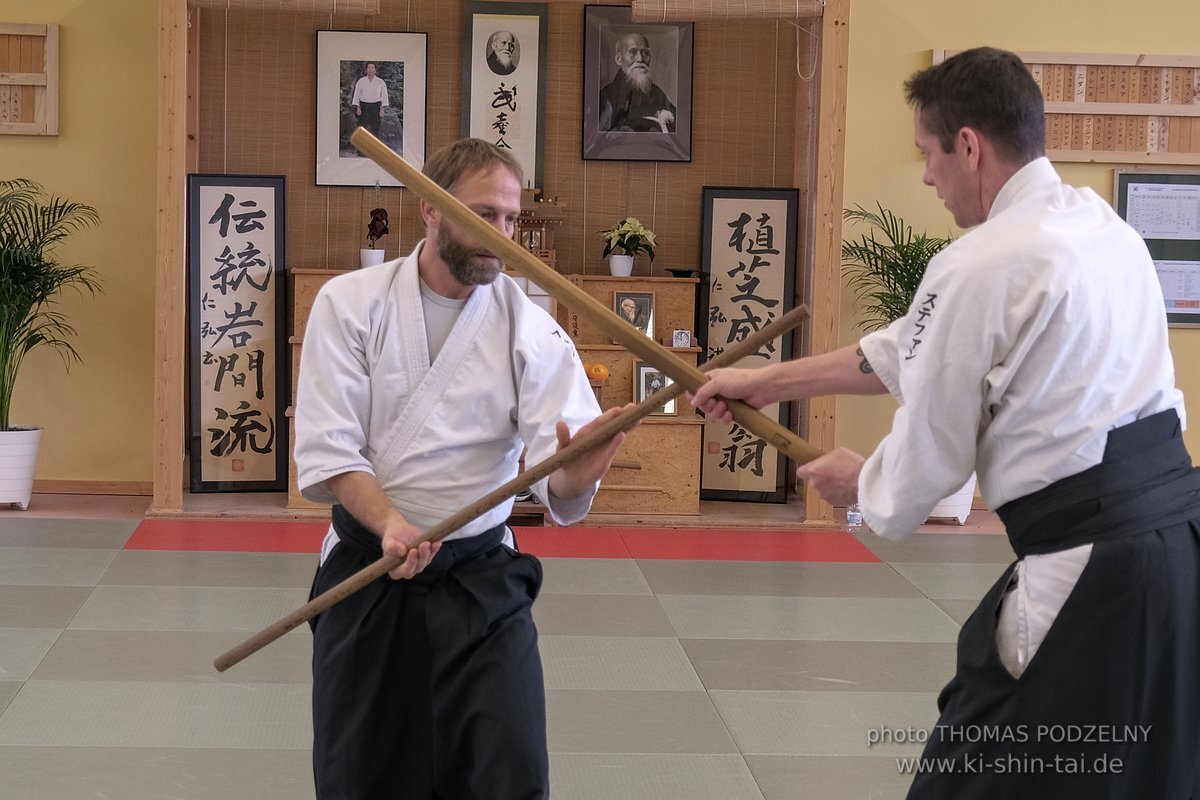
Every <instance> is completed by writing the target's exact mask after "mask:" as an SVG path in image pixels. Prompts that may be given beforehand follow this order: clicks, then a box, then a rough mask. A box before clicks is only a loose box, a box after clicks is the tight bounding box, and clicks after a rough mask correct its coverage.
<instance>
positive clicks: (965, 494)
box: [929, 472, 975, 525]
mask: <svg viewBox="0 0 1200 800" xmlns="http://www.w3.org/2000/svg"><path fill="white" fill-rule="evenodd" d="M974 499H975V473H974V472H972V473H971V477H970V478H968V479H967V482H966V483H964V484H963V485H962V488H960V489H959V490H958V491H957V492H955V493H954V494H952V495H950V496H949V497H945V498H943V499H941V500H939V501H938V504H937V505H936V506H934V507H933V511H930V512H929V519H953V520H957V521H958V524H959V525H966V524H967V517H968V516H970V514H971V502H972V501H973V500H974Z"/></svg>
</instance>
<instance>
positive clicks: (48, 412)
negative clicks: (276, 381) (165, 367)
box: [0, 0, 182, 482]
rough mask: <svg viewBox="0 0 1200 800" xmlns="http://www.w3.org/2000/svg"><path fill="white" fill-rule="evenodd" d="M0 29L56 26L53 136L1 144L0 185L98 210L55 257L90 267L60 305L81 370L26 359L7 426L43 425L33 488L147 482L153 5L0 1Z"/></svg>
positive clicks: (129, 0)
mask: <svg viewBox="0 0 1200 800" xmlns="http://www.w3.org/2000/svg"><path fill="white" fill-rule="evenodd" d="M0 21H4V22H22V23H57V24H58V25H59V26H60V57H59V75H60V81H61V89H60V95H59V106H58V110H59V135H58V136H0V177H4V178H14V177H25V178H32V179H34V180H36V181H38V182H39V183H41V184H42V185H43V186H44V187H45V188H46V189H47V190H48V191H49V192H51V193H53V194H56V195H60V196H62V197H65V198H68V199H70V200H75V201H79V202H84V203H88V204H90V205H92V206H94V207H95V208H96V210H97V211H99V213H100V225H99V226H98V227H94V228H90V229H84V230H83V231H81V232H79V233H77V234H75V235H73V236H72V237H71V238H70V239H68V240H67V242H66V243H65V244H63V245H62V246H61V247H60V248H59V249H58V251H57V256H58V258H59V260H60V261H62V262H63V263H75V264H89V265H92V266H95V267H96V268H97V271H98V272H99V275H100V278H101V280H102V282H103V285H104V293H103V294H101V295H99V296H97V297H96V298H94V299H92V298H86V299H80V298H77V297H76V296H74V295H73V294H68V295H67V296H65V298H64V301H63V303H62V305H61V310H62V311H63V312H64V313H65V314H66V316H67V317H68V319H69V321H70V322H71V323H72V324H73V325H74V326H75V328H76V330H77V331H78V336H77V338H76V339H75V341H74V344H75V348H76V350H78V351H79V354H80V356H82V358H83V363H82V364H75V365H74V366H72V367H71V372H70V374H69V375H68V374H67V373H66V372H65V371H64V369H63V366H62V362H61V360H60V359H59V358H58V356H57V355H55V354H54V353H52V352H41V353H38V352H36V351H35V352H34V353H32V354H31V355H30V356H29V357H28V358H27V359H26V362H25V367H24V369H23V370H22V373H21V376H20V378H19V380H18V383H17V388H16V396H15V398H14V403H13V406H14V407H13V413H12V421H13V422H14V423H19V424H33V425H39V426H41V427H43V428H45V433H44V434H43V438H42V449H41V454H40V457H39V463H38V470H37V478H38V479H39V480H62V481H67V480H70V481H82V480H87V481H139V482H149V481H150V480H151V434H152V429H153V371H152V368H153V353H154V328H153V319H154V270H153V266H154V209H155V196H154V194H155V150H154V148H155V134H156V125H157V106H156V99H155V79H154V76H155V63H156V51H157V50H156V49H157V35H158V33H157V22H156V4H155V2H154V0H120V2H113V1H112V0H39V2H36V3H32V2H29V0H0ZM181 268H182V267H181ZM43 349H44V348H43ZM181 357H182V356H181Z"/></svg>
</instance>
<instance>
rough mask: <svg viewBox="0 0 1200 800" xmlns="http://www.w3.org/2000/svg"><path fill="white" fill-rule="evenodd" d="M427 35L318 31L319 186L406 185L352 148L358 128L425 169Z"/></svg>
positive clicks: (317, 179) (417, 166) (416, 165)
mask: <svg viewBox="0 0 1200 800" xmlns="http://www.w3.org/2000/svg"><path fill="white" fill-rule="evenodd" d="M427 73H428V42H427V37H426V34H424V33H387V32H380V31H317V173H316V176H317V177H316V182H317V185H318V186H375V185H379V186H401V185H402V184H401V183H400V181H398V180H396V179H395V178H394V177H392V176H391V175H390V174H389V173H388V172H386V171H385V170H384V169H383V167H381V166H379V165H378V164H376V163H375V162H374V161H372V160H371V159H369V158H367V157H366V156H364V155H363V154H362V153H360V152H358V150H357V149H355V147H354V145H352V144H350V135H351V134H353V133H354V129H355V128H358V127H363V128H366V129H367V130H368V131H370V132H371V133H373V134H375V136H376V137H378V138H379V139H380V140H381V141H382V142H383V143H384V144H386V145H387V146H388V147H390V148H392V149H393V150H395V151H396V152H397V153H399V154H400V155H402V156H404V158H405V160H406V161H408V163H410V164H412V165H413V166H415V167H416V168H417V169H420V168H421V167H422V166H423V165H424V164H425V83H426V75H427Z"/></svg>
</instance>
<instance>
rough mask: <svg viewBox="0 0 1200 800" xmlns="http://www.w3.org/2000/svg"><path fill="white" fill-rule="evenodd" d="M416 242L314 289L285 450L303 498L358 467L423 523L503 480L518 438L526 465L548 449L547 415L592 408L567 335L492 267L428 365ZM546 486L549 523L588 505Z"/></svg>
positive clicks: (575, 420) (567, 519)
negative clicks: (291, 452) (404, 253)
mask: <svg viewBox="0 0 1200 800" xmlns="http://www.w3.org/2000/svg"><path fill="white" fill-rule="evenodd" d="M423 244H424V242H421V243H419V244H418V245H417V249H416V250H414V251H413V253H412V254H411V255H410V256H409V257H408V258H406V259H400V260H396V261H390V262H387V263H385V264H380V265H379V266H375V267H369V268H367V269H362V270H358V271H355V272H351V273H347V274H345V275H340V276H338V277H336V278H333V279H332V280H330V281H328V282H327V283H326V284H325V285H324V286H323V287H322V288H321V291H320V293H319V294H318V295H317V298H316V300H315V301H314V303H313V308H312V312H311V314H310V315H309V318H308V326H307V328H306V329H305V333H304V348H303V350H302V354H301V359H300V378H299V387H298V388H297V391H296V416H295V428H296V447H295V457H296V467H297V477H298V483H299V487H300V490H301V493H302V494H303V495H304V496H305V497H307V498H308V499H310V500H314V501H317V502H332V501H333V497H332V496H331V495H330V493H329V490H328V488H327V487H326V485H325V483H324V481H325V480H327V479H328V478H331V477H333V476H334V475H337V474H340V473H342V472H348V471H352V470H354V471H362V472H367V473H370V474H373V475H375V476H376V478H378V480H379V482H380V484H381V485H382V486H383V490H384V492H385V493H386V494H387V496H388V498H389V499H390V500H391V501H392V503H393V504H395V506H396V508H398V509H399V510H400V512H401V513H402V514H404V516H405V518H406V519H407V520H408V521H409V522H410V523H412V524H413V525H416V526H417V527H419V528H422V529H425V530H428V529H429V528H430V527H431V526H432V525H434V524H436V523H437V522H440V521H441V520H443V519H446V518H447V517H449V516H451V515H452V514H454V513H456V512H458V511H460V510H462V509H463V508H466V507H467V506H469V505H470V504H472V503H474V502H475V501H477V500H479V499H480V498H482V497H483V496H484V495H486V494H487V493H489V492H491V491H492V490H494V489H496V488H497V487H499V486H502V485H503V484H505V483H507V482H508V481H510V480H512V478H513V477H515V476H516V474H517V461H518V459H519V458H520V456H521V450H522V446H523V445H524V446H525V447H527V448H528V453H527V454H526V456H525V458H526V463H527V464H529V465H531V466H532V465H534V464H537V463H539V462H541V461H543V460H544V459H546V458H549V457H550V456H552V455H553V454H554V452H555V450H556V447H557V439H556V437H555V434H554V424H555V422H556V421H557V420H559V419H562V420H565V421H566V423H567V425H568V427H569V428H570V429H571V432H572V434H574V433H575V431H577V430H578V429H579V428H580V427H581V426H583V425H584V424H585V423H587V422H589V421H591V420H592V419H594V418H595V417H596V416H597V415H598V414H599V413H600V408H599V406H598V405H597V403H596V396H595V394H594V393H593V392H592V389H591V387H590V386H589V384H588V381H587V377H586V376H585V375H584V373H583V368H582V365H581V363H580V361H579V357H578V356H577V355H576V353H575V346H574V344H573V343H572V341H571V339H570V337H568V336H567V334H566V333H565V332H564V331H563V330H562V329H561V328H560V327H559V326H558V324H557V323H556V322H555V321H554V320H553V319H552V318H551V317H550V315H549V314H547V313H546V312H545V311H544V310H543V309H541V308H539V307H538V306H536V305H534V303H533V302H531V301H530V300H529V298H527V297H526V296H525V294H524V293H523V292H522V291H521V289H520V288H519V287H518V286H517V284H516V283H515V282H514V281H513V280H511V279H510V278H508V277H507V276H505V275H503V274H501V275H499V276H498V277H497V278H496V280H495V282H493V283H492V284H490V285H488V286H478V287H476V289H475V291H474V292H472V293H471V295H470V297H469V299H468V300H467V303H466V305H465V307H464V308H463V310H462V314H461V316H460V317H459V319H458V322H457V323H456V324H455V326H454V329H453V331H452V332H451V334H450V336H449V338H448V339H447V340H446V342H445V345H444V346H443V347H442V350H441V352H440V353H439V354H438V357H437V360H436V361H435V362H434V363H433V365H432V367H431V366H430V363H429V349H428V345H427V342H426V335H425V324H424V320H423V315H422V309H421V292H420V289H419V283H418V275H417V254H418V253H419V252H420V250H421V247H422V245H423ZM547 481H548V479H546V478H543V479H542V480H540V481H538V482H537V483H536V484H535V485H534V486H533V490H534V491H535V492H536V493H537V495H538V497H539V498H541V500H542V502H543V503H545V504H546V507H547V509H548V511H549V513H550V515H551V517H553V519H554V520H555V522H557V523H559V524H561V525H569V524H570V523H572V522H575V521H577V520H578V519H580V518H581V517H583V516H584V515H585V514H586V513H587V511H588V509H589V508H590V507H591V502H592V498H593V497H594V496H595V491H596V489H595V488H593V490H592V491H591V492H590V493H584V495H583V496H582V497H579V498H575V499H573V500H570V501H567V500H563V499H561V498H557V497H552V496H551V494H550V491H549V487H548V485H547ZM598 486H599V484H598V483H597V488H598ZM511 509H512V501H511V500H509V501H507V502H505V503H502V504H501V505H499V506H497V507H496V508H494V509H492V510H491V511H489V512H487V513H486V514H484V515H482V516H480V517H479V518H477V519H476V520H475V521H474V522H471V523H469V524H468V525H467V526H466V527H464V528H463V529H462V530H460V531H457V532H455V533H453V534H451V535H450V536H448V537H447V539H454V538H459V537H463V536H470V535H474V534H477V533H481V532H482V531H484V530H487V529H488V528H491V527H494V526H496V525H499V524H501V523H503V522H504V520H505V519H507V518H508V515H509V513H510V511H511Z"/></svg>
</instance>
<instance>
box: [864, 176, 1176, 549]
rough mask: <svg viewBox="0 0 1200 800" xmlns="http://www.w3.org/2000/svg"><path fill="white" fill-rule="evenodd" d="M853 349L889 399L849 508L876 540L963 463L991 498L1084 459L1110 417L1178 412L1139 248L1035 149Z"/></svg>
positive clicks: (920, 515)
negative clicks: (979, 216)
mask: <svg viewBox="0 0 1200 800" xmlns="http://www.w3.org/2000/svg"><path fill="white" fill-rule="evenodd" d="M861 344H862V349H863V354H864V355H865V356H866V357H867V360H868V361H869V362H870V364H871V367H872V368H873V369H874V370H875V372H876V374H878V375H879V377H880V379H881V380H882V381H883V383H884V385H885V386H886V387H887V388H888V391H889V392H891V394H892V395H893V396H894V397H895V398H896V399H897V401H899V403H900V408H899V410H898V411H897V412H896V416H895V420H894V422H893V425H892V432H891V433H890V434H889V435H888V436H887V437H886V438H885V439H884V440H883V442H881V443H880V445H879V447H878V448H877V449H876V450H875V452H874V453H873V454H872V455H871V456H870V458H868V459H867V462H866V464H865V465H864V467H863V470H862V473H861V474H860V477H859V500H860V503H861V505H862V511H863V517H864V518H865V519H866V521H867V523H868V524H869V525H870V526H871V529H872V530H874V531H875V532H876V533H878V534H879V535H881V536H884V537H887V538H899V537H903V536H907V535H909V534H911V533H912V532H913V531H915V530H916V528H917V526H918V525H920V524H921V522H922V521H923V520H924V519H925V517H926V516H927V515H928V514H929V512H930V511H931V510H932V509H933V506H934V505H935V504H936V503H937V502H938V501H939V500H940V499H941V498H942V497H945V496H946V495H948V494H950V493H951V492H953V491H955V490H957V489H958V488H959V487H960V486H962V485H963V483H964V482H965V481H966V479H967V478H968V477H969V476H970V474H971V471H972V470H976V471H977V472H978V475H979V486H980V490H981V492H982V494H983V497H984V500H986V501H987V503H988V506H989V507H990V508H993V509H995V508H999V507H1000V506H1001V505H1003V504H1004V503H1007V502H1008V501H1010V500H1014V499H1016V498H1018V497H1023V496H1025V495H1027V494H1030V493H1032V492H1035V491H1037V490H1038V489H1041V488H1043V487H1045V486H1048V485H1049V484H1051V483H1054V482H1055V481H1057V480H1059V479H1061V478H1065V477H1068V476H1070V475H1074V474H1076V473H1079V472H1082V471H1084V470H1085V469H1088V468H1089V467H1092V466H1095V465H1096V464H1098V463H1099V462H1100V459H1101V457H1102V456H1103V454H1104V446H1105V443H1106V441H1107V436H1108V431H1109V430H1111V429H1113V428H1116V427H1119V426H1121V425H1125V424H1127V423H1129V422H1133V421H1134V420H1136V419H1140V418H1142V417H1146V416H1149V415H1151V414H1155V413H1157V412H1159V411H1165V410H1167V409H1169V408H1175V409H1176V410H1177V411H1178V412H1179V416H1180V419H1181V420H1182V419H1184V409H1183V395H1182V394H1181V393H1180V392H1179V390H1178V389H1176V388H1175V372H1174V365H1173V363H1172V361H1171V355H1170V351H1169V349H1168V346H1167V326H1166V310H1165V308H1164V304H1163V297H1162V289H1161V287H1160V286H1159V283H1158V280H1157V278H1156V276H1155V272H1154V265H1153V262H1152V261H1151V259H1150V255H1149V253H1148V252H1147V250H1146V246H1145V244H1144V243H1143V242H1142V240H1141V238H1140V237H1139V236H1138V235H1137V233H1136V232H1135V231H1134V230H1133V229H1132V228H1131V227H1129V226H1128V225H1127V224H1126V223H1125V222H1124V221H1123V220H1121V218H1120V217H1118V216H1117V214H1116V212H1114V211H1113V209H1112V207H1111V206H1110V205H1109V204H1108V203H1107V202H1105V201H1104V200H1103V199H1102V198H1101V197H1099V196H1098V195H1097V194H1096V193H1095V192H1093V191H1091V190H1090V189H1076V188H1073V187H1071V186H1068V185H1066V184H1064V183H1063V182H1062V180H1061V179H1060V178H1059V177H1058V174H1057V173H1056V172H1055V171H1054V167H1053V166H1052V165H1051V164H1050V162H1049V161H1048V160H1046V159H1045V158H1040V159H1037V160H1035V161H1033V162H1031V163H1029V164H1027V165H1025V166H1024V167H1023V168H1022V169H1021V170H1019V171H1018V172H1017V173H1016V174H1015V175H1013V177H1012V178H1010V179H1009V181H1008V183H1006V184H1005V185H1004V187H1003V189H1001V191H1000V193H999V195H998V196H997V197H996V201H995V203H994V204H993V205H992V209H991V212H990V214H989V216H988V219H987V221H986V222H984V223H983V224H982V225H980V226H979V227H977V228H975V229H973V230H971V231H970V232H968V233H967V234H965V235H963V236H962V237H961V238H959V239H958V240H957V241H955V242H954V243H953V244H951V245H950V246H949V247H947V248H946V249H945V250H943V251H942V252H941V253H939V254H938V255H936V256H934V258H933V259H932V260H931V261H930V263H929V267H928V269H927V270H926V272H925V277H924V279H923V280H922V282H921V285H920V286H919V287H918V289H917V293H916V297H915V298H914V301H913V305H912V307H911V308H910V309H909V311H908V314H907V315H906V316H904V317H902V318H901V319H899V320H897V321H896V322H894V323H893V324H892V325H890V326H888V327H887V328H885V329H883V330H882V331H878V332H876V333H873V334H870V335H868V336H867V337H865V338H864V339H863V340H862V342H861Z"/></svg>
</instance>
